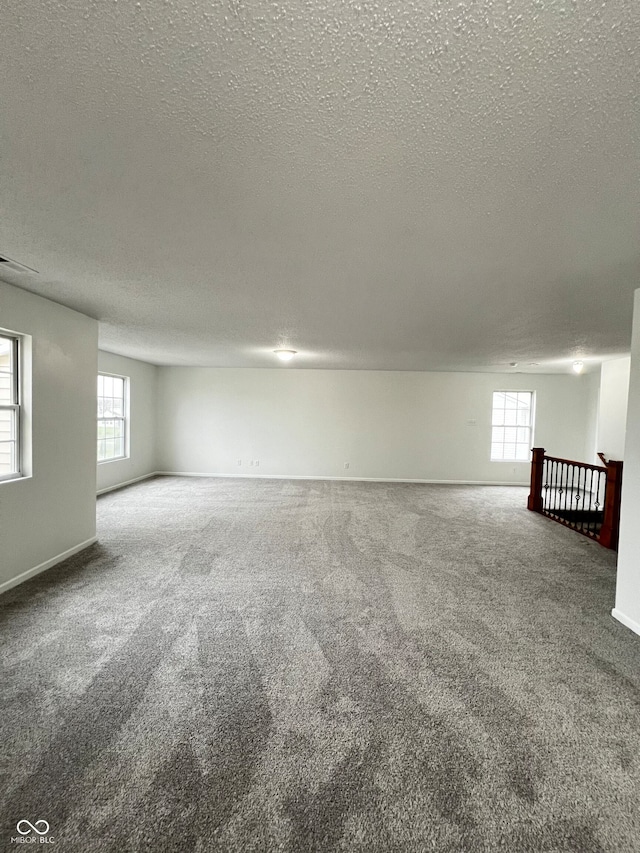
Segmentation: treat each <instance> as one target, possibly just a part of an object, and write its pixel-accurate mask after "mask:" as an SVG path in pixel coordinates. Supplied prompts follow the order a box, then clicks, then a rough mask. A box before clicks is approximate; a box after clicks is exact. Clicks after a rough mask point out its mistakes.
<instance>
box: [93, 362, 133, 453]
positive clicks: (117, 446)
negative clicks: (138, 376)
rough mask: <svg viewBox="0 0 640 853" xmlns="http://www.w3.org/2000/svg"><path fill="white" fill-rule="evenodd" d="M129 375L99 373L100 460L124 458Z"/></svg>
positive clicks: (126, 449) (126, 450) (125, 451)
mask: <svg viewBox="0 0 640 853" xmlns="http://www.w3.org/2000/svg"><path fill="white" fill-rule="evenodd" d="M128 383H129V380H128V377H126V376H111V375H110V374H108V373H100V374H99V375H98V462H110V461H112V460H113V459H124V458H125V457H126V456H127V455H128V448H127V396H128V394H127V391H128Z"/></svg>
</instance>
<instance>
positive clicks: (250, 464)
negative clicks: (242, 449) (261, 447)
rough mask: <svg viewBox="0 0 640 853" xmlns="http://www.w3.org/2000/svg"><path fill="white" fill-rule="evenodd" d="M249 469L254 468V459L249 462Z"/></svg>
mask: <svg viewBox="0 0 640 853" xmlns="http://www.w3.org/2000/svg"><path fill="white" fill-rule="evenodd" d="M249 467H250V468H253V459H250V460H249Z"/></svg>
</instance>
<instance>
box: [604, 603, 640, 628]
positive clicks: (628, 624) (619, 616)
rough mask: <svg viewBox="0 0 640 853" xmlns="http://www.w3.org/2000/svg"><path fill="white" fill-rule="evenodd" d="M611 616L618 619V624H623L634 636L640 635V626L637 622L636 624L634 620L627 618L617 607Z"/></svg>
mask: <svg viewBox="0 0 640 853" xmlns="http://www.w3.org/2000/svg"><path fill="white" fill-rule="evenodd" d="M611 615H612V616H613V618H614V619H617V620H618V622H621V623H622V624H623V625H624V626H625V627H626V628H629V629H630V630H631V631H633V632H634V634H640V625H639V624H638V623H637V622H634V620H633V619H629V617H628V616H625V615H624V613H621V612H620V611H619V610H617V609H616V608H615V607H614V608H613V610H612V611H611Z"/></svg>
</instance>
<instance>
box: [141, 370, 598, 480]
mask: <svg viewBox="0 0 640 853" xmlns="http://www.w3.org/2000/svg"><path fill="white" fill-rule="evenodd" d="M592 385H593V379H592V378H589V377H588V376H575V375H571V376H564V375H562V376H558V375H554V376H551V375H526V376H525V375H521V374H520V375H519V374H516V375H509V376H505V375H501V374H481V373H419V372H396V371H343V370H333V371H332V370H295V369H287V368H281V369H263V370H260V369H250V368H245V369H242V368H239V369H234V368H189V367H163V368H160V369H159V385H158V423H159V424H161V425H162V428H161V430H160V432H159V437H158V469H159V470H160V471H166V472H183V473H206V474H224V475H230V476H264V475H271V476H294V477H295V476H298V477H304V476H308V477H354V478H380V479H386V478H389V479H408V480H412V479H418V480H440V481H468V482H491V483H494V482H520V483H525V482H528V480H529V470H530V466H529V464H528V463H522V462H520V463H518V462H491V461H490V460H489V455H490V437H491V401H492V398H491V394H492V392H493V391H494V390H533V391H535V392H536V409H537V417H536V431H535V442H534V443H535V444H536V445H538V446H543V447H545V448H546V449H547V451H548V452H549V453H552V454H556V455H558V456H564V457H567V458H573V459H578V460H585V459H586V458H587V454H589V458H590V456H591V453H592V452H593V435H592V424H591V422H592V420H593V415H592V412H591V407H590V389H591V387H592ZM590 430H591V432H590ZM590 436H591V437H590ZM238 460H240V461H241V464H238ZM255 460H258V461H259V466H258V467H256V466H255V465H253V466H252V465H251V464H250V463H251V462H252V461H253V462H255ZM345 463H349V468H348V469H346V468H345V467H344V466H345Z"/></svg>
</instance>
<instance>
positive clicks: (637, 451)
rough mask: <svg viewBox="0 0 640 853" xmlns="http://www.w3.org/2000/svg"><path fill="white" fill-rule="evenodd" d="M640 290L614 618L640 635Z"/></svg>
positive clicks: (632, 366) (638, 292)
mask: <svg viewBox="0 0 640 853" xmlns="http://www.w3.org/2000/svg"><path fill="white" fill-rule="evenodd" d="M638 519H640V290H636V296H635V310H634V314H633V340H632V343H631V372H630V379H629V405H628V411H627V435H626V444H625V460H624V471H623V475H622V508H621V517H620V540H619V544H618V575H617V584H616V606H615V609H614V611H613V615H614V616H615V617H616V618H617V619H619V620H620V621H621V622H623V623H624V624H625V625H627V627H629V628H631V629H632V630H633V631H635V632H636V633H637V634H640V525H639V524H638Z"/></svg>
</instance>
